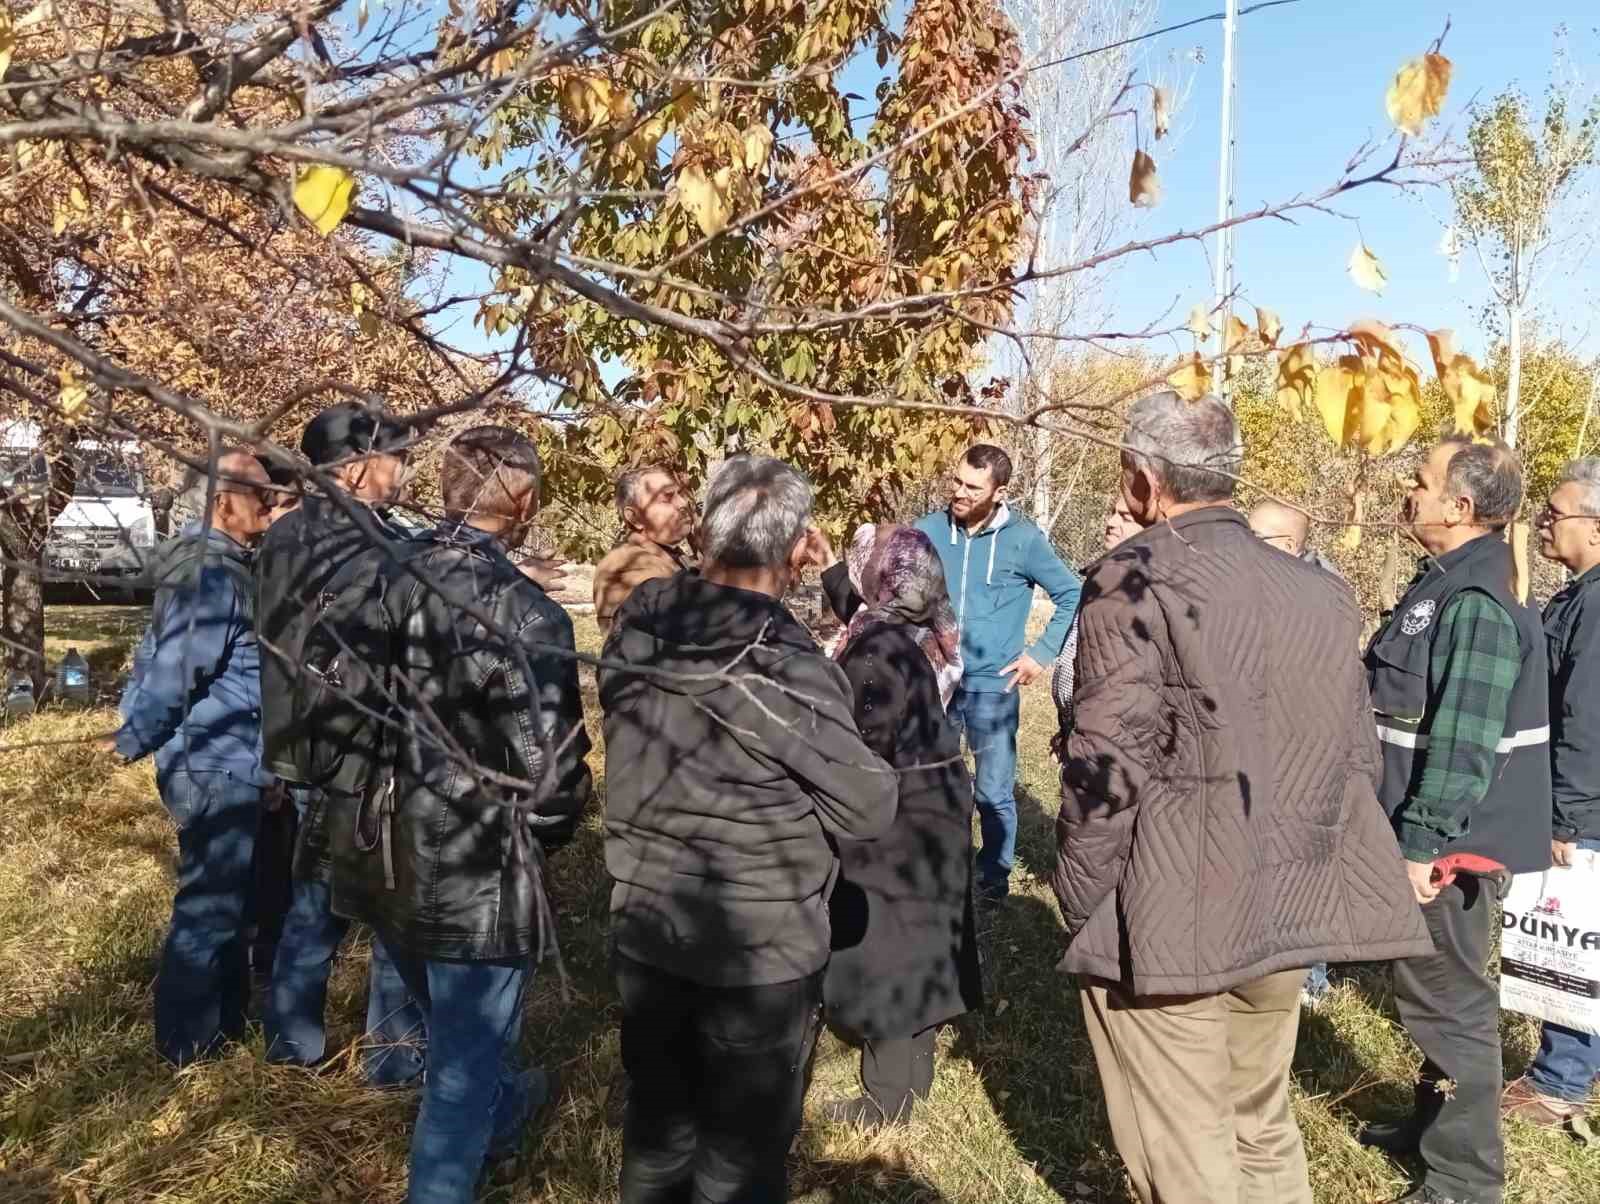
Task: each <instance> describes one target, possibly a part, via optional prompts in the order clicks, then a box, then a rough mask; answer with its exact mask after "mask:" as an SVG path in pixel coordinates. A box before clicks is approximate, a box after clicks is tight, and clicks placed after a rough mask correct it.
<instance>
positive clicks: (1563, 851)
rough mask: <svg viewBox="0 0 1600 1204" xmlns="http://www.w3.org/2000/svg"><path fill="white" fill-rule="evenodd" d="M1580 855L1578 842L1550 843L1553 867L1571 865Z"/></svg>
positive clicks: (1553, 841) (1560, 841)
mask: <svg viewBox="0 0 1600 1204" xmlns="http://www.w3.org/2000/svg"><path fill="white" fill-rule="evenodd" d="M1577 855H1578V842H1577V841H1575V840H1552V841H1551V842H1550V861H1551V864H1553V865H1571V864H1572V862H1573V859H1574V858H1575V857H1577Z"/></svg>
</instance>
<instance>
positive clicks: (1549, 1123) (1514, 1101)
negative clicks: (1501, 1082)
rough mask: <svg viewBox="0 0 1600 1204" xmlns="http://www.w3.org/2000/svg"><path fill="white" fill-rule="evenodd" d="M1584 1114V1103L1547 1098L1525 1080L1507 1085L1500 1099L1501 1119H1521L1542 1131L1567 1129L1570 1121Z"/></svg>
mask: <svg viewBox="0 0 1600 1204" xmlns="http://www.w3.org/2000/svg"><path fill="white" fill-rule="evenodd" d="M1582 1113H1583V1107H1582V1105H1581V1104H1574V1103H1572V1102H1570V1101H1568V1100H1564V1099H1557V1098H1556V1097H1555V1096H1553V1095H1545V1094H1544V1093H1543V1092H1541V1091H1540V1090H1539V1089H1538V1088H1536V1087H1535V1086H1534V1085H1533V1084H1532V1083H1530V1082H1528V1080H1527V1079H1526V1078H1520V1079H1514V1080H1512V1081H1511V1082H1510V1083H1508V1084H1506V1089H1505V1091H1504V1093H1502V1094H1501V1096H1500V1119H1501V1120H1520V1121H1523V1122H1524V1123H1526V1124H1530V1125H1537V1126H1538V1127H1539V1128H1541V1129H1564V1128H1566V1127H1567V1122H1568V1121H1570V1120H1571V1119H1572V1118H1573V1117H1574V1116H1580V1115H1582Z"/></svg>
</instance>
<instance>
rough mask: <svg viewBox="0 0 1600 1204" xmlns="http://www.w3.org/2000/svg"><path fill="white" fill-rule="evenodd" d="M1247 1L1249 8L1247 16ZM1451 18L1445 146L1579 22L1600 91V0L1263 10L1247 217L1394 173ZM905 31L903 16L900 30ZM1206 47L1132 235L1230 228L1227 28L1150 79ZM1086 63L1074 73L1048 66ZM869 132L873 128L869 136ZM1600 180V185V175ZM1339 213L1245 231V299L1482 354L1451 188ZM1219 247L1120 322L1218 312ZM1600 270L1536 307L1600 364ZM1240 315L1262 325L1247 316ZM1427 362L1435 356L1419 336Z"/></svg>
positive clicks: (1193, 7) (1167, 47)
mask: <svg viewBox="0 0 1600 1204" xmlns="http://www.w3.org/2000/svg"><path fill="white" fill-rule="evenodd" d="M1247 3H1248V0H1241V6H1243V5H1244V4H1247ZM1221 7H1222V0H1164V2H1163V3H1162V5H1161V11H1160V13H1159V16H1158V18H1157V22H1156V25H1157V27H1159V26H1163V25H1168V24H1173V23H1176V22H1179V21H1184V20H1188V19H1190V18H1194V17H1197V16H1204V15H1206V14H1208V13H1214V12H1217V11H1218V10H1219V9H1220V8H1221ZM902 11H903V10H902ZM1447 16H1448V17H1449V18H1450V20H1451V29H1450V33H1449V35H1448V37H1447V39H1446V41H1445V45H1444V52H1445V53H1446V54H1447V55H1448V56H1449V57H1450V58H1451V60H1452V61H1453V62H1454V64H1455V74H1454V79H1453V81H1452V84H1451V88H1450V95H1449V99H1448V102H1447V106H1446V110H1445V113H1444V115H1443V117H1442V118H1441V119H1440V120H1439V121H1438V122H1435V123H1433V125H1432V126H1430V129H1429V134H1430V135H1432V134H1435V133H1437V132H1438V131H1439V130H1441V129H1450V130H1453V132H1455V133H1457V134H1458V135H1461V134H1464V133H1465V128H1466V107H1467V104H1468V103H1469V102H1470V101H1471V100H1472V99H1473V98H1475V97H1476V98H1479V99H1485V100H1486V99H1488V98H1489V97H1491V96H1493V95H1494V94H1496V93H1497V92H1499V91H1500V90H1501V89H1502V88H1504V87H1505V86H1506V85H1508V84H1512V83H1516V84H1519V85H1521V86H1522V88H1523V89H1524V91H1526V92H1527V93H1528V94H1529V95H1530V97H1532V98H1533V99H1534V101H1535V103H1536V105H1538V104H1540V103H1541V102H1542V98H1543V94H1544V91H1545V88H1546V85H1547V83H1548V81H1549V79H1550V73H1551V64H1552V61H1553V57H1554V52H1555V49H1556V46H1557V37H1556V30H1557V27H1558V26H1562V25H1565V26H1567V27H1568V36H1567V39H1566V46H1567V49H1568V52H1569V54H1570V56H1571V59H1572V60H1573V62H1574V63H1575V64H1576V66H1577V68H1578V69H1579V71H1580V73H1581V74H1583V75H1585V76H1587V77H1588V78H1589V79H1590V80H1591V81H1592V83H1593V84H1595V85H1600V31H1597V30H1596V28H1595V26H1596V24H1597V23H1600V5H1597V4H1596V2H1595V0H1523V2H1522V3H1521V4H1520V6H1513V5H1508V4H1506V3H1505V0H1451V2H1448V3H1446V2H1443V0H1297V2H1295V3H1291V4H1286V5H1283V6H1281V7H1277V8H1271V9H1265V10H1262V11H1260V12H1258V13H1254V14H1250V15H1249V16H1246V17H1244V18H1243V19H1242V20H1241V21H1240V23H1239V33H1238V40H1237V57H1238V88H1237V101H1236V107H1237V140H1238V150H1237V155H1238V162H1237V183H1236V203H1237V207H1238V209H1239V210H1241V211H1244V210H1248V209H1252V208H1256V207H1258V206H1260V205H1261V204H1263V203H1267V202H1272V203H1277V202H1281V201H1284V200H1286V199H1288V198H1290V197H1291V196H1293V195H1295V194H1297V193H1314V192H1319V191H1321V190H1322V189H1324V188H1326V187H1327V186H1328V185H1329V184H1331V183H1332V182H1333V181H1334V180H1335V179H1337V178H1338V176H1339V175H1340V173H1341V171H1342V169H1343V167H1344V164H1345V163H1346V162H1347V160H1348V159H1349V158H1350V156H1351V154H1352V153H1353V152H1354V151H1355V150H1356V149H1357V148H1358V147H1360V146H1361V145H1362V144H1363V143H1364V142H1366V141H1368V140H1369V139H1370V140H1376V141H1377V142H1378V144H1379V146H1378V150H1377V152H1375V154H1374V156H1373V157H1372V159H1371V161H1370V162H1371V165H1372V166H1376V165H1377V164H1378V163H1379V162H1380V161H1381V162H1384V163H1386V162H1387V161H1388V156H1385V155H1384V153H1383V152H1384V151H1385V150H1387V151H1388V155H1391V156H1392V154H1393V149H1394V142H1393V141H1392V135H1393V133H1394V131H1393V127H1392V126H1391V125H1390V123H1389V120H1388V117H1387V115H1386V114H1385V112H1384V108H1383V97H1384V91H1385V89H1386V88H1387V87H1388V84H1389V81H1390V80H1391V79H1392V77H1393V75H1394V73H1395V71H1396V70H1397V69H1398V67H1399V66H1400V64H1401V63H1402V62H1404V61H1405V60H1406V59H1408V58H1411V57H1413V56H1415V55H1417V54H1421V53H1422V52H1423V51H1425V50H1426V49H1427V48H1428V47H1429V46H1430V44H1431V43H1432V42H1433V40H1434V39H1435V38H1436V37H1438V35H1439V33H1440V31H1441V30H1442V29H1443V27H1444V23H1445V18H1446V17H1447ZM902 19H903V18H902V16H901V15H900V13H896V15H895V17H894V18H893V23H894V24H895V25H896V27H898V26H899V25H900V24H901V21H902ZM1197 48H1198V49H1199V50H1200V51H1201V52H1202V54H1203V62H1202V63H1200V64H1199V65H1198V66H1194V67H1192V68H1190V69H1191V70H1192V71H1193V83H1192V87H1191V90H1190V92H1189V95H1188V98H1187V101H1186V103H1185V104H1184V107H1183V110H1182V111H1181V112H1180V113H1179V114H1178V116H1177V119H1176V125H1177V126H1178V127H1180V128H1181V130H1182V136H1181V139H1180V140H1179V141H1178V143H1177V146H1176V149H1175V150H1174V148H1173V145H1172V143H1170V142H1162V143H1158V144H1156V145H1155V146H1153V147H1151V148H1150V149H1151V150H1152V151H1153V152H1154V153H1155V155H1156V158H1157V161H1158V163H1159V166H1160V174H1161V179H1162V182H1163V187H1164V196H1163V200H1162V203H1161V204H1160V205H1159V206H1158V207H1156V208H1155V209H1153V210H1150V211H1141V213H1140V214H1139V215H1138V219H1137V221H1136V222H1135V223H1133V224H1132V225H1131V227H1130V230H1129V234H1128V237H1130V238H1131V237H1152V236H1157V235H1161V234H1165V233H1169V232H1171V231H1174V230H1177V229H1180V228H1181V229H1190V230H1192V229H1195V228H1197V227H1204V226H1206V225H1209V224H1210V223H1212V222H1213V221H1214V220H1215V217H1216V206H1217V158H1218V129H1219V117H1220V101H1221V75H1222V57H1223V56H1222V23H1221V22H1220V21H1216V22H1208V23H1205V24H1202V25H1197V26H1193V27H1191V28H1189V29H1185V30H1182V31H1180V32H1178V33H1175V34H1170V35H1166V36H1164V37H1162V38H1157V39H1152V40H1151V41H1149V42H1146V43H1144V59H1145V62H1146V63H1147V64H1148V65H1150V66H1151V67H1155V66H1160V65H1164V64H1168V63H1170V62H1171V60H1172V58H1173V56H1174V55H1177V56H1180V57H1185V58H1186V57H1187V56H1188V55H1189V53H1190V52H1192V51H1194V50H1195V49H1197ZM1076 69H1077V67H1075V66H1074V65H1072V64H1068V65H1065V66H1062V67H1054V68H1049V70H1057V71H1072V70H1076ZM1168 74H1170V70H1169V72H1168ZM881 75H882V72H881V71H880V70H879V69H878V68H877V66H876V64H875V63H874V62H873V61H872V53H871V50H870V48H869V49H867V50H864V51H863V52H862V54H861V55H860V56H858V58H857V60H856V62H854V63H852V64H851V65H850V66H849V68H847V70H846V72H845V73H844V76H843V77H842V80H841V83H842V86H843V89H844V90H847V91H854V92H856V93H858V94H860V95H861V96H863V97H864V98H865V99H864V100H863V101H858V102H854V103H853V106H852V107H853V109H854V110H855V111H857V112H861V111H863V110H867V109H870V108H871V107H873V105H874V103H875V102H874V101H873V88H874V86H875V85H876V83H877V81H878V79H879V78H881ZM1138 103H1139V104H1141V105H1144V106H1146V108H1147V107H1148V104H1149V100H1148V92H1142V93H1140V97H1139V100H1138ZM857 128H858V130H860V131H862V132H864V131H865V129H866V128H867V126H866V125H865V124H862V125H858V127H857ZM1144 128H1146V129H1148V124H1147V123H1146V124H1145V125H1144ZM1130 154H1131V148H1130ZM1124 170H1125V169H1124ZM1595 178H1596V183H1597V186H1600V172H1596V177H1595ZM1336 207H1337V208H1338V210H1339V211H1340V212H1341V213H1344V214H1347V215H1349V216H1350V217H1352V218H1355V219H1357V221H1358V222H1359V235H1358V226H1357V222H1356V221H1346V220H1341V219H1339V218H1336V217H1332V216H1329V215H1327V214H1322V213H1315V212H1305V213H1302V214H1301V215H1299V216H1298V218H1297V222H1298V224H1296V225H1288V224H1285V223H1283V222H1278V221H1260V222H1254V223H1251V224H1248V225H1245V226H1242V227H1239V228H1238V229H1237V230H1236V233H1235V252H1234V254H1235V281H1236V284H1237V285H1238V287H1239V289H1240V292H1241V296H1242V297H1243V299H1244V300H1245V302H1253V301H1259V302H1260V303H1261V304H1263V305H1265V306H1267V307H1268V308H1269V309H1272V310H1274V311H1276V312H1277V313H1278V314H1279V315H1280V317H1281V318H1282V319H1283V322H1284V327H1285V332H1286V335H1287V334H1293V333H1295V332H1297V331H1298V330H1299V329H1300V327H1301V326H1302V325H1303V324H1304V323H1306V322H1311V323H1313V324H1314V325H1315V326H1316V327H1318V328H1321V329H1322V330H1323V331H1324V332H1326V331H1328V330H1331V329H1334V328H1338V327H1343V326H1346V325H1348V324H1349V323H1350V322H1352V321H1354V320H1356V319H1358V318H1363V317H1376V318H1380V319H1383V320H1385V321H1388V322H1391V323H1412V324H1415V325H1417V326H1421V327H1425V328H1429V329H1432V328H1437V327H1451V328H1454V329H1455V330H1456V331H1457V332H1458V344H1459V346H1460V347H1461V348H1462V350H1465V351H1469V352H1471V353H1472V354H1474V355H1477V356H1479V357H1480V358H1481V357H1482V356H1483V355H1484V353H1485V352H1486V350H1487V347H1486V345H1485V343H1486V339H1485V335H1484V333H1483V331H1482V329H1481V323H1480V320H1479V313H1480V312H1481V307H1482V305H1483V303H1484V302H1485V300H1486V299H1487V297H1488V290H1487V287H1486V285H1485V284H1484V281H1483V278H1482V275H1481V272H1480V271H1479V269H1478V266H1477V263H1476V260H1475V258H1474V257H1473V255H1472V254H1471V252H1470V251H1467V252H1466V253H1464V254H1463V256H1462V261H1461V273H1460V279H1459V281H1458V282H1457V283H1455V284H1452V283H1451V282H1450V280H1449V275H1448V270H1447V263H1446V261H1445V259H1444V258H1443V257H1442V256H1441V255H1440V254H1439V253H1438V250H1437V248H1438V245H1439V239H1440V234H1441V231H1442V229H1443V226H1444V224H1445V223H1446V222H1447V220H1448V215H1449V211H1450V196H1449V193H1448V191H1447V190H1446V189H1444V188H1437V187H1436V188H1419V189H1414V190H1410V191H1401V190H1398V189H1395V188H1392V187H1387V186H1380V185H1374V186H1369V187H1366V188H1363V189H1360V190H1357V191H1356V192H1353V193H1350V194H1347V195H1346V196H1344V197H1342V198H1340V199H1339V201H1338V202H1337V206H1336ZM1358 237H1360V238H1364V240H1365V242H1366V244H1367V245H1368V246H1369V247H1370V248H1371V249H1372V251H1373V252H1374V253H1375V254H1377V255H1378V257H1379V258H1380V260H1381V261H1382V262H1383V264H1384V267H1385V268H1386V270H1387V272H1388V276H1389V286H1388V287H1387V288H1386V289H1385V291H1384V293H1383V295H1382V296H1375V295H1373V294H1371V293H1368V292H1364V291H1363V290H1361V289H1359V288H1357V287H1356V286H1355V285H1354V284H1353V283H1352V282H1351V281H1350V279H1349V277H1348V276H1347V275H1346V272H1345V266H1346V263H1347V261H1348V259H1349V257H1350V252H1351V250H1352V249H1353V248H1354V246H1355V245H1356V242H1357V240H1358ZM1211 249H1212V242H1211V240H1207V244H1206V246H1205V247H1202V246H1200V245H1199V244H1197V243H1193V242H1188V243H1180V244H1177V245H1173V246H1169V247H1164V248H1161V249H1160V250H1158V251H1157V252H1154V253H1151V254H1141V255H1139V256H1137V257H1134V258H1132V259H1130V260H1128V261H1125V263H1124V265H1123V266H1122V267H1121V268H1120V269H1119V270H1118V271H1117V272H1116V274H1115V275H1114V276H1113V278H1112V284H1111V288H1110V293H1109V297H1110V301H1111V303H1112V307H1113V311H1114V323H1113V324H1114V327H1115V328H1118V329H1140V328H1143V327H1145V326H1147V325H1148V324H1150V323H1152V322H1154V321H1156V320H1158V319H1160V318H1162V315H1164V314H1168V315H1169V317H1168V319H1167V320H1165V321H1162V323H1161V324H1162V325H1163V326H1171V325H1176V324H1179V323H1181V322H1182V321H1183V319H1184V316H1185V315H1186V314H1187V312H1188V309H1189V307H1190V306H1191V305H1193V304H1194V303H1196V302H1202V301H1203V302H1206V303H1207V304H1209V303H1210V301H1211V297H1212V268H1211V260H1210V258H1209V253H1210V251H1211ZM1568 258H1570V256H1569V257H1568ZM1595 264H1600V254H1597V255H1596V256H1594V257H1592V258H1591V259H1590V260H1589V261H1588V262H1586V263H1576V264H1571V265H1566V266H1567V267H1568V268H1569V269H1570V270H1560V269H1561V265H1557V269H1558V270H1554V271H1552V270H1550V268H1548V267H1547V268H1546V272H1545V275H1544V277H1543V287H1542V290H1541V293H1540V295H1539V296H1538V297H1537V298H1536V316H1538V317H1539V318H1540V319H1541V320H1542V323H1543V327H1544V330H1545V331H1546V332H1547V333H1553V334H1559V335H1561V336H1562V337H1564V338H1565V339H1566V340H1567V341H1568V342H1569V343H1571V344H1573V345H1575V346H1577V347H1579V348H1581V349H1582V350H1584V351H1585V352H1587V353H1589V354H1596V353H1600V322H1597V321H1593V320H1592V319H1591V317H1590V314H1591V312H1592V311H1593V310H1594V303H1595V301H1596V296H1595V292H1594V290H1593V288H1592V287H1591V285H1590V284H1589V283H1588V280H1589V278H1590V277H1592V268H1593V266H1594V265H1595ZM480 275H483V273H482V272H481V271H480V270H479V269H476V268H473V267H470V266H467V265H457V266H456V267H455V269H454V272H453V274H452V280H451V283H452V286H454V285H459V284H466V283H468V282H469V281H474V282H475V281H476V280H477V278H478V277H479V276H480ZM1239 312H1240V313H1241V316H1243V317H1245V318H1246V320H1247V321H1248V320H1249V319H1250V317H1251V311H1250V310H1249V308H1248V306H1247V305H1241V306H1240V309H1239ZM466 325H467V319H466V317H465V316H464V315H461V316H458V324H457V326H456V328H455V329H454V330H453V331H452V337H453V338H454V339H456V340H459V341H460V342H462V343H464V344H466V345H467V346H474V347H475V346H490V347H493V346H503V345H505V344H507V343H508V342H509V339H508V338H505V337H492V336H491V337H488V338H485V337H484V336H482V335H480V334H479V333H478V332H476V331H471V330H468V329H466ZM1124 346H1126V345H1124ZM1189 346H1190V343H1189V340H1188V337H1187V336H1186V335H1185V336H1182V338H1181V339H1173V340H1171V341H1170V342H1166V341H1163V342H1161V343H1160V344H1159V345H1152V346H1151V347H1150V350H1151V351H1152V352H1154V353H1156V354H1161V355H1167V354H1171V353H1173V352H1186V351H1187V350H1188V349H1189ZM1413 354H1414V355H1415V356H1416V357H1417V359H1418V360H1419V362H1422V363H1426V362H1427V350H1426V347H1425V346H1424V345H1423V344H1422V342H1421V340H1420V339H1418V340H1416V346H1415V347H1414V348H1413ZM619 368H620V366H618V365H609V366H607V368H606V371H605V375H606V376H607V377H608V379H609V378H611V377H613V376H615V375H616V374H617V372H618V371H619Z"/></svg>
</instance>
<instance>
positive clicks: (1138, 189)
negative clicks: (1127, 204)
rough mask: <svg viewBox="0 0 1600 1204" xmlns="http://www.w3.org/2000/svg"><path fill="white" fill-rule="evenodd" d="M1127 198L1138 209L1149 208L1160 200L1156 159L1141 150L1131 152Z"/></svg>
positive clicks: (1159, 182) (1159, 183) (1159, 181)
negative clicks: (1131, 159)
mask: <svg viewBox="0 0 1600 1204" xmlns="http://www.w3.org/2000/svg"><path fill="white" fill-rule="evenodd" d="M1128 199H1129V200H1130V201H1132V202H1133V203H1134V204H1135V205H1137V206H1138V207H1139V208H1140V209H1149V208H1150V207H1151V206H1153V205H1155V204H1157V203H1158V202H1159V201H1160V200H1161V180H1160V178H1159V177H1158V176H1157V175H1156V161H1155V160H1154V159H1152V158H1151V157H1150V156H1149V155H1147V154H1145V153H1144V152H1143V151H1142V150H1136V151H1134V152H1133V170H1132V171H1131V172H1129V173H1128Z"/></svg>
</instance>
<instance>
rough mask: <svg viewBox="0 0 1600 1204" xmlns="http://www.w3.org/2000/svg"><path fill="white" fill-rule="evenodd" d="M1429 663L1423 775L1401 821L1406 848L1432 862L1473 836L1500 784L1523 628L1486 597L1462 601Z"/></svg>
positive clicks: (1450, 613)
mask: <svg viewBox="0 0 1600 1204" xmlns="http://www.w3.org/2000/svg"><path fill="white" fill-rule="evenodd" d="M1439 624H1440V625H1439V631H1438V634H1436V635H1435V636H1434V637H1433V649H1432V653H1431V655H1430V656H1429V658H1428V695H1429V707H1428V716H1427V718H1426V719H1425V720H1424V721H1423V724H1422V729H1421V730H1422V731H1423V732H1424V733H1425V734H1426V735H1427V737H1428V743H1427V747H1426V748H1419V749H1418V750H1417V755H1418V756H1419V757H1421V758H1423V761H1422V775H1421V777H1420V779H1418V781H1417V787H1416V789H1415V790H1414V791H1412V793H1411V795H1410V796H1409V797H1408V798H1407V799H1406V801H1405V804H1404V805H1403V806H1402V807H1401V809H1400V813H1399V820H1400V829H1399V830H1400V848H1401V851H1402V852H1404V853H1405V855H1406V858H1407V859H1408V860H1410V861H1432V860H1433V859H1434V858H1435V857H1438V856H1440V855H1441V853H1442V851H1443V846H1444V844H1445V842H1446V841H1449V840H1452V839H1454V838H1455V837H1458V836H1460V835H1461V834H1462V833H1463V832H1465V831H1466V830H1467V821H1468V817H1469V816H1470V815H1471V814H1472V809H1473V808H1474V807H1476V806H1477V805H1478V804H1479V803H1480V802H1482V801H1483V796H1484V795H1485V794H1487V793H1488V791H1489V783H1490V781H1491V780H1492V778H1493V776H1494V756H1495V752H1494V750H1495V745H1496V744H1498V743H1499V742H1500V739H1501V737H1503V736H1504V735H1505V730H1506V711H1507V710H1508V709H1509V708H1510V706H1511V690H1512V687H1514V686H1515V685H1516V684H1517V674H1518V673H1520V672H1521V670H1522V653H1521V650H1520V648H1519V647H1518V645H1517V627H1516V624H1515V623H1513V622H1512V621H1511V616H1510V615H1508V614H1506V612H1505V610H1504V608H1502V607H1501V606H1500V604H1499V603H1497V602H1496V601H1495V600H1494V599H1493V598H1490V597H1489V596H1488V595H1487V594H1481V593H1479V592H1478V591H1476V590H1467V591H1465V592H1463V593H1460V594H1457V595H1456V597H1455V598H1454V599H1453V600H1452V601H1451V603H1450V605H1449V606H1447V607H1445V610H1444V614H1443V615H1441V616H1440V619H1439Z"/></svg>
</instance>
